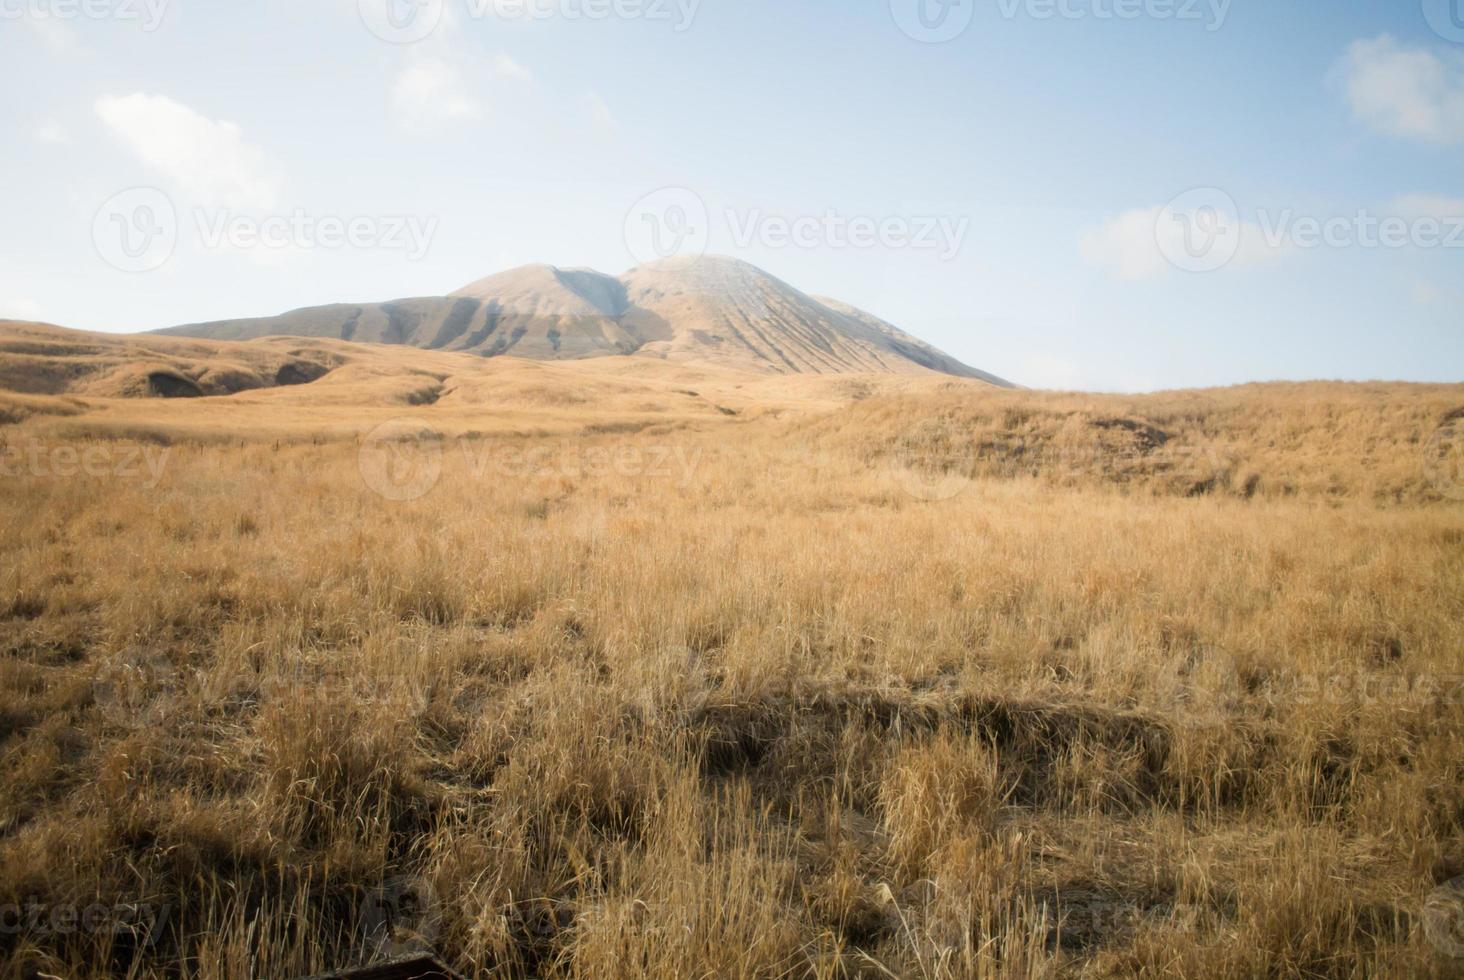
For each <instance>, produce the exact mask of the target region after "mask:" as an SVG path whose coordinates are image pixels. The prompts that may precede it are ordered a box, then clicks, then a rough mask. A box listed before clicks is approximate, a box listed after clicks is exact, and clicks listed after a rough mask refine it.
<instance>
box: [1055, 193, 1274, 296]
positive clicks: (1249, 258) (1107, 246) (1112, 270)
mask: <svg viewBox="0 0 1464 980" xmlns="http://www.w3.org/2000/svg"><path fill="white" fill-rule="evenodd" d="M1167 210H1168V209H1167V208H1165V207H1163V206H1157V207H1152V208H1139V209H1136V210H1133V211H1125V212H1124V213H1123V214H1120V215H1118V216H1117V217H1116V218H1111V219H1109V220H1108V221H1106V222H1104V223H1103V225H1101V226H1100V227H1098V228H1095V229H1091V230H1089V231H1086V232H1084V233H1083V234H1082V236H1081V237H1080V239H1079V247H1080V249H1081V251H1082V255H1083V259H1084V260H1085V261H1086V262H1087V263H1088V264H1089V265H1092V266H1095V267H1097V268H1100V269H1103V270H1105V271H1107V272H1108V273H1109V274H1110V275H1112V276H1113V277H1115V278H1117V279H1123V280H1127V281H1137V280H1141V279H1153V278H1156V277H1158V276H1161V275H1164V274H1165V273H1168V272H1173V271H1177V270H1178V269H1180V268H1182V267H1183V265H1177V264H1176V263H1175V262H1174V261H1171V260H1172V259H1173V258H1174V257H1177V256H1179V257H1182V256H1184V255H1185V254H1186V252H1185V247H1186V242H1185V240H1184V238H1185V235H1186V231H1185V228H1184V226H1183V225H1182V224H1181V223H1180V222H1178V221H1162V220H1161V219H1162V218H1163V217H1164V215H1165V213H1166V211H1167ZM1218 218H1219V220H1220V221H1221V222H1222V224H1221V227H1220V230H1221V232H1222V233H1223V234H1224V235H1227V236H1228V235H1233V234H1238V235H1239V241H1238V242H1237V243H1236V245H1235V253H1234V257H1233V258H1231V259H1230V260H1229V261H1228V262H1225V263H1223V264H1224V265H1225V266H1229V267H1244V266H1252V265H1260V264H1263V263H1266V262H1274V261H1276V260H1278V259H1280V258H1281V257H1282V256H1283V255H1284V254H1285V252H1286V251H1287V249H1288V247H1289V246H1288V245H1287V244H1286V243H1284V242H1274V243H1273V242H1272V241H1271V240H1270V239H1269V238H1268V236H1267V235H1266V233H1265V232H1264V230H1263V229H1262V228H1261V227H1260V226H1259V225H1257V224H1254V223H1253V222H1249V221H1243V220H1240V219H1239V218H1237V217H1235V216H1234V215H1224V214H1220V215H1219V216H1218ZM1217 247H1218V245H1217Z"/></svg>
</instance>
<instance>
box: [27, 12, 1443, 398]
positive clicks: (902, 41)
mask: <svg viewBox="0 0 1464 980" xmlns="http://www.w3.org/2000/svg"><path fill="white" fill-rule="evenodd" d="M0 125H3V134H4V150H3V152H0V188H3V190H0V193H3V194H4V197H5V205H6V206H5V209H4V220H3V221H0V317H12V318H20V319H35V320H41V321H45V322H50V323H56V324H60V325H63V326H69V327H75V328H78V329H87V330H101V331H139V330H150V329H156V328H161V327H166V326H172V325H176V324H181V323H190V322H200V321H207V320H216V319H226V318H237V317H244V316H268V315H273V314H277V313H280V312H284V311H286V310H290V309H294V308H298V307H303V306H311V305H319V304H324V303H331V302H367V301H379V300H386V299H393V298H400V297H408V296H431V295H442V294H445V293H447V292H450V291H452V290H454V289H456V288H458V287H460V286H462V285H464V284H466V283H468V282H470V281H473V280H476V279H478V278H481V277H483V276H486V275H488V274H490V273H493V272H497V271H500V270H503V269H508V268H511V267H514V266H518V265H524V264H528V263H540V262H542V263H550V264H554V265H558V266H562V267H591V268H595V269H599V270H600V271H602V272H607V273H611V274H619V273H621V272H623V271H625V270H626V269H629V268H631V267H633V266H635V265H637V264H639V263H641V262H643V261H648V260H653V259H655V258H657V257H661V256H665V255H669V254H675V253H691V254H695V253H699V252H702V251H709V252H711V253H718V254H726V255H732V256H736V257H738V258H742V259H746V260H747V261H749V262H752V263H754V264H756V265H758V266H760V267H762V268H764V269H766V270H767V271H768V272H770V273H772V274H773V275H775V276H777V277H779V278H781V279H783V280H785V281H787V282H789V283H791V284H793V285H794V286H797V287H798V288H799V289H802V290H803V291H805V292H807V293H810V294H815V295H821V296H831V297H834V298H837V299H839V300H842V301H844V302H847V303H850V304H853V305H855V306H858V307H861V308H863V309H866V310H868V311H870V312H872V313H874V314H876V315H877V316H880V317H882V318H884V319H886V320H889V321H890V322H892V323H894V324H896V325H898V326H900V327H901V328H903V329H905V330H907V331H909V332H910V333H913V334H915V335H916V336H918V337H920V338H922V339H924V340H927V341H929V342H930V343H932V344H935V345H936V346H937V347H940V348H942V349H943V350H945V351H947V352H949V353H950V354H952V355H954V356H956V357H958V358H960V359H961V360H963V361H965V362H967V363H969V364H971V365H973V366H975V367H978V368H981V369H984V370H987V371H991V372H993V373H995V374H998V375H1001V376H1003V377H1006V378H1010V379H1012V380H1014V381H1016V382H1018V383H1021V384H1025V385H1029V386H1032V387H1050V388H1072V389H1086V390H1105V391H1113V390H1117V391H1148V390H1159V389H1168V388H1178V387H1199V386H1212V385H1226V384H1234V383H1242V382H1249V381H1266V380H1281V379H1296V380H1300V379H1315V378H1327V379H1346V380H1368V379H1384V380H1414V381H1464V0H1326V2H1323V0H800V2H796V3H794V2H789V0H250V2H249V3H238V2H228V3H220V2H217V0H0Z"/></svg>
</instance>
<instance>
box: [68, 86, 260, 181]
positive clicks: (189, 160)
mask: <svg viewBox="0 0 1464 980" xmlns="http://www.w3.org/2000/svg"><path fill="white" fill-rule="evenodd" d="M95 108H96V113H97V115H98V116H99V117H100V118H101V120H102V122H103V123H105V124H106V126H107V128H108V129H110V130H111V131H112V132H113V133H114V134H115V135H116V136H117V137H118V138H119V139H121V140H122V142H123V143H124V144H125V145H126V146H127V147H128V148H129V149H130V150H132V152H133V153H134V154H135V155H136V156H137V158H138V159H139V160H141V161H142V162H143V163H144V164H145V165H147V166H148V167H149V168H150V169H152V170H153V171H155V172H156V173H158V174H159V175H161V176H162V177H164V178H166V179H168V180H170V181H172V182H174V183H176V185H177V186H178V188H179V189H180V190H182V191H183V192H185V193H186V194H188V195H189V196H190V197H191V198H193V201H194V203H196V204H199V205H206V206H214V207H244V208H250V207H252V208H271V207H274V206H275V202H276V199H277V196H278V191H279V179H278V176H277V172H276V170H275V168H274V166H273V165H272V163H271V162H270V161H269V159H268V158H267V157H266V155H265V153H264V151H263V150H261V149H260V148H258V147H256V146H254V145H253V144H251V143H249V142H248V141H247V140H245V138H244V134H243V132H242V131H241V130H240V129H239V127H238V126H236V125H235V124H233V123H231V122H225V121H223V120H214V119H209V118H208V117H206V116H204V115H202V114H200V113H198V112H196V111H194V110H193V109H191V108H189V107H188V106H186V105H183V104H182V103H181V102H177V101H175V100H173V99H170V98H168V97H167V96H165V95H148V94H145V93H141V92H138V93H134V94H132V95H124V96H103V97H102V98H100V99H98V100H97V101H96V107H95Z"/></svg>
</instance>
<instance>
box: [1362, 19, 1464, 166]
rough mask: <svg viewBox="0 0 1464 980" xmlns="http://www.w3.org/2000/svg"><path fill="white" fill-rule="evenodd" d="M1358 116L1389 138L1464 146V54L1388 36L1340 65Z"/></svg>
mask: <svg viewBox="0 0 1464 980" xmlns="http://www.w3.org/2000/svg"><path fill="white" fill-rule="evenodd" d="M1338 77H1339V78H1340V80H1341V84H1342V86H1343V89H1344V91H1345V92H1346V95H1347V101H1348V103H1349V104H1350V105H1351V106H1352V112H1353V115H1355V116H1356V117H1357V118H1358V119H1359V120H1361V121H1362V122H1364V123H1366V124H1367V125H1368V126H1371V127H1372V128H1373V129H1374V130H1376V131H1377V132H1380V133H1382V134H1384V135H1386V136H1394V137H1399V138H1403V139H1412V140H1419V141H1422V142H1427V143H1445V144H1454V143H1464V55H1460V54H1457V53H1455V52H1444V53H1442V54H1435V53H1434V52H1432V51H1429V50H1427V49H1424V48H1408V47H1404V46H1403V45H1402V44H1400V43H1399V42H1398V41H1397V40H1396V39H1395V38H1393V37H1392V36H1390V35H1387V34H1384V35H1383V36H1381V37H1379V38H1377V39H1375V40H1371V41H1357V42H1355V43H1354V44H1353V45H1352V47H1351V48H1349V49H1348V51H1347V54H1346V56H1345V57H1344V58H1343V59H1342V62H1341V64H1340V65H1339V66H1338Z"/></svg>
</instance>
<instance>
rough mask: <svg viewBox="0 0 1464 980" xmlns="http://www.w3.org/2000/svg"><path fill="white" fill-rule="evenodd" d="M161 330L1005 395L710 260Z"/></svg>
mask: <svg viewBox="0 0 1464 980" xmlns="http://www.w3.org/2000/svg"><path fill="white" fill-rule="evenodd" d="M159 332H160V333H164V334H172V335H177V336H186V337H198V338H205V339H211V340H248V339H254V338H259V337H266V336H274V335H285V336H300V337H320V338H334V339H341V340H350V341H355V342H358V343H375V344H403V345H409V346H412V347H419V348H424V349H428V350H446V351H462V352H466V353H472V354H479V355H482V356H484V357H496V356H499V355H505V354H508V355H513V356H516V357H525V358H532V359H536V360H570V359H579V358H585V357H599V356H608V355H617V354H619V355H637V356H643V357H657V358H662V359H665V360H669V361H676V362H706V363H711V364H719V365H723V366H727V367H734V368H738V369H740V370H746V371H754V372H761V373H771V374H849V373H880V374H911V373H925V372H936V373H940V374H949V375H954V376H957V377H963V378H974V379H978V380H981V381H985V382H987V383H990V384H995V385H1001V386H1008V382H1005V381H1003V380H1002V379H1000V378H997V377H996V376H995V375H991V374H987V373H986V372H984V371H978V370H976V369H974V368H970V367H967V366H966V365H964V364H962V363H961V362H959V361H957V360H955V359H954V358H952V357H950V356H948V355H946V354H944V353H942V352H941V351H939V350H936V349H935V348H934V347H931V346H930V345H929V344H926V343H924V342H923V341H920V340H917V339H916V338H914V337H911V336H910V335H909V334H906V333H904V332H903V331H901V330H898V329H896V328H895V327H893V326H891V325H890V324H888V323H885V322H884V321H883V320H880V319H879V318H877V317H874V316H871V315H870V314H868V313H864V312H863V311H860V310H857V309H855V308H853V307H850V306H847V305H844V304H842V303H838V302H836V301H832V300H823V299H817V298H815V297H812V296H809V295H807V294H805V293H802V292H800V291H799V290H797V289H795V288H793V287H792V286H790V285H788V284H787V283H785V282H783V281H782V280H780V279H777V278H775V277H773V276H771V275H768V274H767V273H766V272H763V271H762V270H760V269H758V268H756V267H755V266H752V265H749V264H748V263H746V262H742V261H739V260H737V259H729V258H721V257H716V256H706V257H702V258H675V259H667V260H665V261H662V262H655V263H651V264H648V265H644V266H640V267H638V268H635V269H632V270H631V271H629V272H627V273H626V274H625V275H624V276H622V277H620V278H619V279H617V278H614V277H612V276H607V275H604V274H602V273H599V272H595V271H593V270H590V269H558V268H555V267H553V266H547V265H531V266H524V267H522V268H519V269H512V270H509V271H508V272H502V273H498V274H497V275H493V276H489V277H487V278H485V279H481V280H478V281H477V282H474V283H471V284H469V285H467V286H464V287H463V288H462V289H459V290H457V291H456V292H454V293H452V294H451V295H450V296H443V297H424V298H418V299H405V300H396V301H393V302H389V303H367V304H353V305H339V304H338V305H333V306H321V307H312V308H309V309H303V310H295V311H293V312H290V313H286V314H283V315H281V316H278V317H265V318H260V319H252V320H227V321H221V322H217V323H201V324H189V325H186V326H181V327H173V328H170V329H168V330H163V331H159Z"/></svg>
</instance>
